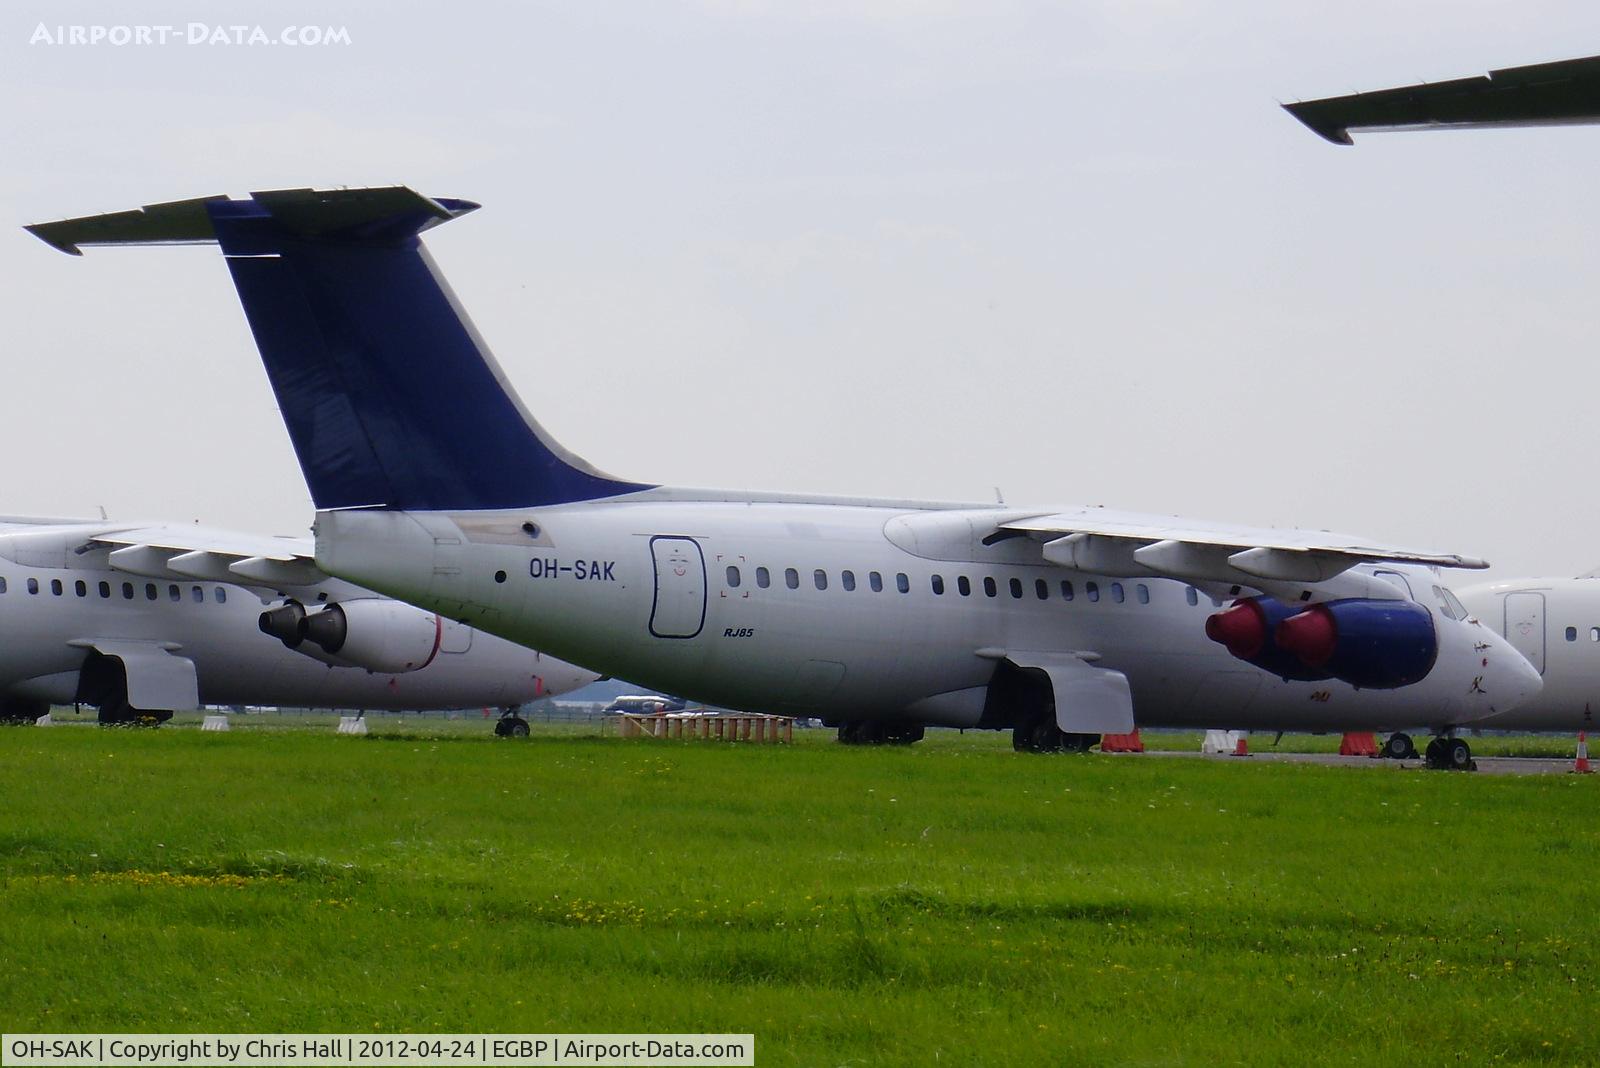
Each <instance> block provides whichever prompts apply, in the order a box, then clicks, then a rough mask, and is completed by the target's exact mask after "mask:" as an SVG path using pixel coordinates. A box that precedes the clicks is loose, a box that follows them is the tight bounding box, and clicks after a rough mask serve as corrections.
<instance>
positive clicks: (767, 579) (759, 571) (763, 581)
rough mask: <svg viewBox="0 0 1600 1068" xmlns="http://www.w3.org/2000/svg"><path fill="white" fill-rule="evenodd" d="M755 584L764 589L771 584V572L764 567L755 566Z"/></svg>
mask: <svg viewBox="0 0 1600 1068" xmlns="http://www.w3.org/2000/svg"><path fill="white" fill-rule="evenodd" d="M756 585H757V586H760V587H761V588H762V589H766V588H767V587H768V586H770V585H772V572H770V571H768V570H767V569H766V568H764V567H758V568H756Z"/></svg>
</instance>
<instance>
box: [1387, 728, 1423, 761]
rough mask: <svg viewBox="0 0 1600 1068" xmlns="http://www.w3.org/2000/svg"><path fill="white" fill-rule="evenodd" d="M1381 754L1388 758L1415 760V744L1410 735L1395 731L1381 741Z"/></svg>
mask: <svg viewBox="0 0 1600 1068" xmlns="http://www.w3.org/2000/svg"><path fill="white" fill-rule="evenodd" d="M1383 755H1384V756H1386V757H1388V758H1389V759H1390V760H1415V759H1416V758H1417V746H1416V743H1414V742H1413V741H1412V740H1411V735H1409V734H1402V733H1401V732H1399V731H1396V732H1395V733H1393V734H1391V735H1389V737H1388V740H1387V741H1385V742H1384V743H1383Z"/></svg>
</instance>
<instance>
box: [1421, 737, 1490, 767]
mask: <svg viewBox="0 0 1600 1068" xmlns="http://www.w3.org/2000/svg"><path fill="white" fill-rule="evenodd" d="M1424 759H1425V760H1426V761H1427V764H1428V767H1430V768H1432V769H1434V770H1435V771H1477V770H1478V763H1477V761H1475V760H1473V759H1472V747H1471V746H1469V745H1468V744H1467V740H1466V739H1465V738H1444V737H1440V738H1435V739H1434V740H1433V741H1431V742H1429V743H1428V748H1427V749H1426V751H1425V752H1424Z"/></svg>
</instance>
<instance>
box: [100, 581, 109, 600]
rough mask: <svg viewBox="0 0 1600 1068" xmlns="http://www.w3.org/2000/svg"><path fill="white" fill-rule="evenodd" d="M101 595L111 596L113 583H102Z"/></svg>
mask: <svg viewBox="0 0 1600 1068" xmlns="http://www.w3.org/2000/svg"><path fill="white" fill-rule="evenodd" d="M100 596H102V597H110V596H111V583H109V582H102V583H100Z"/></svg>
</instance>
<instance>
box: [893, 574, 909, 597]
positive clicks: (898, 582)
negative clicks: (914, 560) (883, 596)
mask: <svg viewBox="0 0 1600 1068" xmlns="http://www.w3.org/2000/svg"><path fill="white" fill-rule="evenodd" d="M894 588H895V589H897V590H899V591H900V592H901V593H910V592H911V580H910V579H909V578H907V577H906V573H905V572H904V571H901V572H898V573H896V575H895V576H894Z"/></svg>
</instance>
